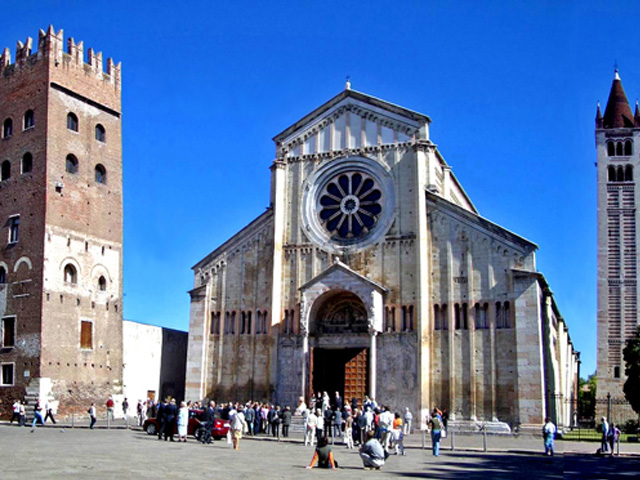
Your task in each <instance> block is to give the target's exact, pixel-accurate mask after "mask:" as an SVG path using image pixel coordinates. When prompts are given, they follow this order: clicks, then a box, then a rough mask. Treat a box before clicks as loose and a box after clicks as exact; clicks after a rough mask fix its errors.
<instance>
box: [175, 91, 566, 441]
mask: <svg viewBox="0 0 640 480" xmlns="http://www.w3.org/2000/svg"><path fill="white" fill-rule="evenodd" d="M430 123H431V120H430V119H429V117H427V116H425V115H423V114H420V113H417V112H415V111H412V110H408V109H406V108H403V107H400V106H398V105H394V104H391V103H389V102H386V101H383V100H380V99H377V98H374V97H371V96H369V95H366V94H363V93H359V92H356V91H353V90H351V89H350V88H349V86H347V89H346V90H344V91H343V92H342V93H340V94H339V95H337V96H336V97H334V98H332V99H331V100H329V101H328V102H327V103H325V104H324V105H321V106H320V107H318V108H317V109H315V110H314V111H312V112H311V113H309V114H307V115H305V116H304V117H303V118H302V119H300V120H299V121H298V122H296V123H295V124H293V125H292V126H290V127H289V128H287V129H285V130H284V131H283V132H282V133H280V134H278V135H277V136H276V137H275V138H274V141H275V147H276V158H275V160H274V162H273V164H272V166H271V199H270V204H269V207H268V208H267V210H266V212H264V213H263V214H261V215H260V216H258V217H257V218H256V219H255V220H254V221H253V222H251V223H250V224H249V225H247V226H246V227H245V228H244V229H242V230H241V231H240V232H238V233H237V234H236V235H235V236H233V237H232V238H230V239H229V240H228V241H226V242H225V243H223V244H222V245H221V246H219V247H218V248H217V249H216V250H214V251H213V252H211V253H210V254H209V255H207V256H206V257H205V258H203V259H202V260H200V261H199V262H198V263H197V264H196V265H195V266H194V267H193V270H194V274H195V282H194V283H195V284H194V289H193V290H192V291H191V292H190V294H191V316H190V325H189V351H188V361H187V384H186V396H187V398H190V399H199V398H203V397H210V398H214V399H216V400H219V401H230V400H239V401H245V400H248V399H253V400H263V399H264V400H270V401H273V402H277V403H279V404H280V405H285V404H289V405H295V404H296V401H297V398H298V396H304V397H306V398H307V401H309V398H310V397H311V396H312V395H313V394H314V392H318V391H327V392H329V393H330V394H331V395H333V392H335V391H338V392H340V393H341V394H342V396H343V397H344V398H352V397H355V398H357V399H359V400H360V401H361V400H362V399H363V398H364V396H365V395H369V396H372V397H375V398H376V399H378V400H379V401H380V402H383V403H386V404H388V405H390V406H391V407H392V408H394V409H401V408H404V407H410V408H411V409H412V410H413V411H414V412H416V413H417V414H418V415H419V416H418V418H424V415H425V414H426V412H427V411H428V410H429V409H430V408H431V407H433V406H436V405H437V406H438V407H440V408H445V409H447V410H449V412H450V417H451V419H452V420H453V421H460V422H469V423H473V422H475V421H489V422H491V421H501V422H506V423H509V424H510V425H511V426H520V427H523V428H526V427H528V426H531V427H533V426H535V428H536V429H538V428H539V425H541V424H542V423H543V420H544V417H545V416H547V415H548V416H551V417H552V419H553V420H554V422H556V423H557V424H559V425H560V426H568V425H570V423H571V421H572V418H573V413H574V411H575V406H576V404H577V402H576V399H577V386H578V385H577V359H578V354H577V352H576V351H575V350H574V349H573V345H572V343H571V340H570V338H569V334H568V329H567V325H566V323H565V322H564V320H563V318H562V316H561V315H560V313H559V310H558V308H557V305H556V303H555V300H554V298H553V294H552V292H551V290H550V288H549V286H548V284H547V282H546V280H545V278H544V277H543V276H542V274H541V273H540V272H538V271H537V269H536V261H535V250H536V249H537V246H536V245H535V244H534V243H532V242H530V241H528V240H526V239H524V238H522V237H520V236H519V235H517V234H514V233H512V232H510V231H509V230H507V229H505V228H503V227H501V226H499V225H497V224H495V223H493V222H491V221H489V220H487V219H486V218H483V217H482V216H480V214H479V212H478V210H477V209H476V207H475V206H474V205H473V203H472V201H471V199H470V198H469V197H468V195H467V194H466V192H465V190H464V189H463V187H462V185H461V184H460V182H459V181H458V179H457V178H456V177H455V176H454V174H453V172H452V169H451V166H450V165H449V164H447V162H446V161H445V160H444V157H443V156H442V153H441V152H440V150H439V148H438V147H437V146H436V144H435V143H433V142H432V141H431V138H430V135H429V125H430ZM516 201H517V200H516Z"/></svg>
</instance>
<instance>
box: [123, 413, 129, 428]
mask: <svg viewBox="0 0 640 480" xmlns="http://www.w3.org/2000/svg"><path fill="white" fill-rule="evenodd" d="M124 419H125V423H126V425H127V430H129V415H125V416H124Z"/></svg>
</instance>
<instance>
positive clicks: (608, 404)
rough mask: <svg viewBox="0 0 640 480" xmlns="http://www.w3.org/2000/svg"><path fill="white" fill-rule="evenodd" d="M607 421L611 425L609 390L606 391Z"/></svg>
mask: <svg viewBox="0 0 640 480" xmlns="http://www.w3.org/2000/svg"><path fill="white" fill-rule="evenodd" d="M607 421H608V422H609V425H611V392H608V393H607Z"/></svg>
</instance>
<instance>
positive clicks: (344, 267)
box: [298, 259, 389, 293]
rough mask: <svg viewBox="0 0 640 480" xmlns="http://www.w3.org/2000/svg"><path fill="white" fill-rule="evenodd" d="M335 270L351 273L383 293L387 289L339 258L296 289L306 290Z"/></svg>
mask: <svg viewBox="0 0 640 480" xmlns="http://www.w3.org/2000/svg"><path fill="white" fill-rule="evenodd" d="M336 271H343V272H345V273H347V274H348V275H351V276H353V277H355V278H356V279H357V280H359V281H361V282H363V283H367V284H369V285H371V286H373V287H374V288H375V289H377V290H380V291H381V292H383V293H386V292H388V291H389V290H388V289H387V288H386V287H384V286H382V285H381V284H379V283H378V282H374V281H373V280H371V279H369V278H367V277H365V276H364V275H360V274H359V273H358V272H355V271H353V270H351V269H350V268H349V267H348V266H347V265H345V264H344V263H342V262H341V261H340V260H337V259H336V261H335V262H334V264H333V265H331V266H330V267H329V268H327V269H326V270H325V271H324V272H322V273H320V274H318V275H316V276H315V277H314V278H312V279H311V280H309V281H308V282H307V283H305V284H304V285H302V286H301V287H300V288H298V290H306V289H307V288H309V287H310V286H312V285H315V284H316V283H318V282H319V281H321V280H322V279H324V278H327V277H329V276H331V275H332V274H334V272H336Z"/></svg>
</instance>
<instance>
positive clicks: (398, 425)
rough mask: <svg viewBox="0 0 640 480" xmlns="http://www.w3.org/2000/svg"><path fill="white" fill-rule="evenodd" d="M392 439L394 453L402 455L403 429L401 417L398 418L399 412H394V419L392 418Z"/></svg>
mask: <svg viewBox="0 0 640 480" xmlns="http://www.w3.org/2000/svg"><path fill="white" fill-rule="evenodd" d="M391 438H392V439H393V447H394V448H395V451H396V455H404V454H405V453H404V430H403V428H402V419H401V418H400V414H399V413H396V414H395V419H394V420H393V432H392V435H391Z"/></svg>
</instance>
